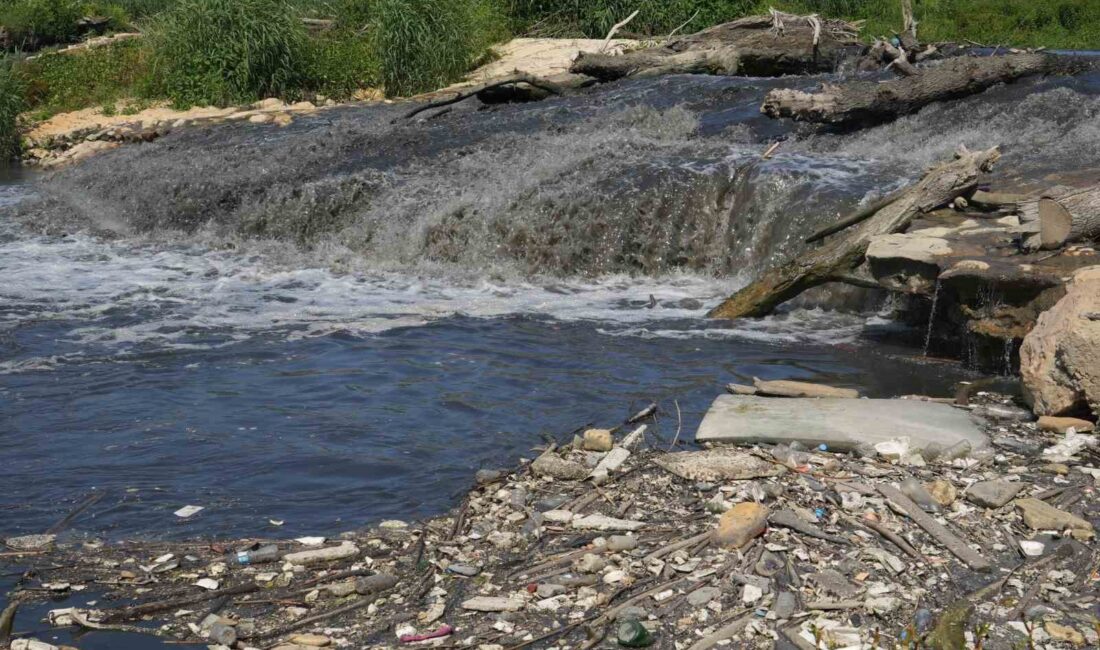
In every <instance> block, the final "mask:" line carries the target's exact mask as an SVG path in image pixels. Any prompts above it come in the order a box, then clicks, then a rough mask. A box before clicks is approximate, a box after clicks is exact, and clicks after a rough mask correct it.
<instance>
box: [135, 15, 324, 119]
mask: <svg viewBox="0 0 1100 650" xmlns="http://www.w3.org/2000/svg"><path fill="white" fill-rule="evenodd" d="M151 37H152V48H153V59H152V66H151V78H152V86H151V88H150V90H151V92H154V93H156V94H159V95H162V96H165V97H168V98H170V99H171V100H172V101H173V103H175V104H176V105H177V106H180V107H186V106H193V105H196V104H217V105H227V104H233V103H243V102H249V101H253V100H255V99H258V98H260V97H267V96H287V95H290V94H293V93H294V92H296V91H297V89H299V88H300V86H301V82H302V80H303V77H302V69H303V67H304V64H305V61H306V57H307V56H308V52H307V50H306V39H307V36H306V32H305V28H304V27H303V26H302V23H301V21H300V20H299V17H298V13H297V11H296V10H295V9H294V8H293V7H292V6H291V5H290V4H288V3H287V2H285V1H283V0H179V2H178V3H177V4H176V5H175V6H174V7H172V8H171V9H169V10H168V11H166V12H165V13H164V14H162V15H161V16H159V17H158V20H157V21H156V24H155V25H154V28H153V30H152V33H151Z"/></svg>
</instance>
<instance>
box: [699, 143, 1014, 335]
mask: <svg viewBox="0 0 1100 650" xmlns="http://www.w3.org/2000/svg"><path fill="white" fill-rule="evenodd" d="M999 158H1000V152H999V151H998V150H997V148H996V147H993V148H992V149H987V150H985V151H975V152H971V151H968V150H967V149H966V148H965V147H959V150H958V152H956V154H955V159H954V160H952V161H950V162H945V163H941V164H939V165H937V166H935V167H933V168H931V169H929V170H928V171H927V172H926V173H925V174H924V176H923V177H922V178H921V179H920V181H918V182H917V183H915V184H914V185H913V186H912V187H910V188H909V189H908V190H906V191H905V193H903V194H902V195H901V196H899V197H897V198H896V199H895V200H894V201H892V202H891V203H889V204H887V205H886V206H885V207H883V208H882V209H881V210H879V211H878V212H876V213H875V214H874V215H873V216H872V217H870V218H869V219H867V220H866V221H863V222H862V223H861V224H860V225H859V226H858V227H857V228H856V229H855V230H853V231H852V232H851V233H850V234H848V235H847V236H845V237H838V238H836V239H835V240H833V241H831V242H829V243H827V244H826V245H825V246H823V247H822V248H819V249H817V250H815V251H813V252H810V253H808V254H805V255H799V256H797V257H796V258H795V259H793V260H791V261H789V262H787V263H786V264H784V265H782V266H780V267H779V268H777V269H773V270H771V271H769V272H767V273H765V274H764V275H763V277H761V278H760V279H758V280H756V281H755V282H752V283H751V284H749V285H748V286H746V287H744V288H743V289H741V290H740V291H738V292H737V293H735V294H733V295H732V296H730V297H729V298H727V299H726V300H725V301H724V302H722V304H720V305H718V306H717V307H715V308H714V309H712V310H711V311H710V313H709V314H707V315H708V316H709V317H711V318H741V317H745V316H764V315H767V314H768V313H770V312H771V311H772V310H773V309H775V308H776V307H777V306H779V305H780V304H782V303H784V302H786V301H787V300H790V299H791V298H794V297H795V296H797V295H798V294H800V293H802V292H803V291H805V290H807V289H810V288H812V287H816V286H818V285H821V284H825V283H827V282H831V281H834V280H836V279H837V278H843V277H845V276H846V275H848V274H849V273H851V271H853V270H855V269H856V268H857V267H859V266H860V265H861V264H862V263H863V261H864V258H865V256H866V253H867V246H868V245H869V244H870V242H871V238H872V237H874V236H876V235H885V234H889V233H895V232H900V231H902V230H904V229H905V228H906V227H907V226H908V225H909V223H910V222H911V221H912V220H913V219H914V218H915V217H917V216H918V215H920V214H923V213H925V212H929V211H931V210H933V209H935V208H937V207H939V206H941V205H944V204H947V203H950V202H951V201H953V200H954V199H955V197H957V196H961V195H962V194H964V193H966V192H967V191H969V190H972V189H973V188H974V187H975V186H976V183H977V181H978V176H979V175H980V174H981V172H983V171H988V170H989V169H990V168H991V167H992V165H993V163H995V162H996V161H997V159H999Z"/></svg>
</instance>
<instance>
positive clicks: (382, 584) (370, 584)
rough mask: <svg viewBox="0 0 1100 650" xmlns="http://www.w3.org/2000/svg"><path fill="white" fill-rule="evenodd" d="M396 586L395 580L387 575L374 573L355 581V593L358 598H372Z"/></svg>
mask: <svg viewBox="0 0 1100 650" xmlns="http://www.w3.org/2000/svg"><path fill="white" fill-rule="evenodd" d="M395 586H397V578H396V577H394V576H392V575H390V574H388V573H376V574H374V575H372V576H364V577H362V578H356V579H355V593H357V594H359V595H360V596H373V595H374V594H379V593H382V592H383V591H386V590H387V589H392V588H393V587H395Z"/></svg>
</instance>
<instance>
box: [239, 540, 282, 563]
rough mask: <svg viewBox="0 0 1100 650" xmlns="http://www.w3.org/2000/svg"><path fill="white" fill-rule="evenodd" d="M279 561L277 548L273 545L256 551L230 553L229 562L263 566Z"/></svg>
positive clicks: (267, 545) (266, 545)
mask: <svg viewBox="0 0 1100 650" xmlns="http://www.w3.org/2000/svg"><path fill="white" fill-rule="evenodd" d="M278 559H279V547H278V546H275V545H274V544H265V545H264V546H261V547H259V548H256V549H251V550H246V551H237V552H236V553H230V555H229V562H230V563H231V564H240V565H244V566H247V565H249V564H264V563H267V562H274V561H276V560H278Z"/></svg>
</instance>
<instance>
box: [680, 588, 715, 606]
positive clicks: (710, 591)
mask: <svg viewBox="0 0 1100 650" xmlns="http://www.w3.org/2000/svg"><path fill="white" fill-rule="evenodd" d="M721 595H722V590H721V589H719V588H718V587H701V588H699V589H696V590H695V591H693V592H691V593H690V594H688V596H687V601H688V604H689V605H691V606H692V607H702V606H703V605H706V604H707V603H709V602H710V601H712V600H714V599H716V598H718V597H719V596H721Z"/></svg>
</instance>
